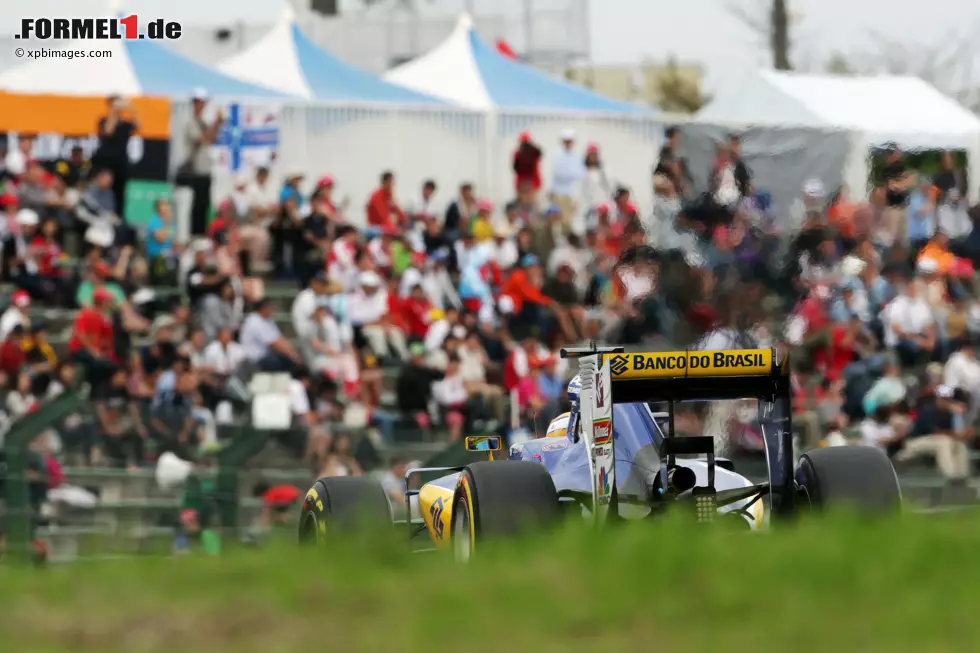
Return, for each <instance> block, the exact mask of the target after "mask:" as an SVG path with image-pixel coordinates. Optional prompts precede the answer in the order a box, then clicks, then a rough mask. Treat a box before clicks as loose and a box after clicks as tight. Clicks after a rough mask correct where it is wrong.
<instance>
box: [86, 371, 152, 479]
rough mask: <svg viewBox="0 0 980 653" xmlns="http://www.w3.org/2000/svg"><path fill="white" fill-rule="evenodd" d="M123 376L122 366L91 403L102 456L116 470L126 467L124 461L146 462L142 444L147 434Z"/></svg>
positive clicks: (137, 465) (125, 377)
mask: <svg viewBox="0 0 980 653" xmlns="http://www.w3.org/2000/svg"><path fill="white" fill-rule="evenodd" d="M127 377H128V372H127V370H126V368H125V367H118V368H116V369H115V370H114V371H113V372H112V375H111V376H110V378H109V382H108V383H106V384H103V385H101V386H100V387H99V388H98V390H97V391H96V393H95V394H94V396H93V398H92V403H93V405H94V406H95V415H96V418H97V419H98V426H99V431H100V434H101V436H102V447H103V449H104V451H105V454H106V457H107V458H109V460H111V461H112V462H113V464H115V465H116V466H118V467H124V466H126V465H127V462H128V463H129V464H130V465H131V466H133V467H139V466H141V465H143V464H144V463H145V462H146V457H145V456H146V454H145V444H146V439H147V437H148V435H149V431H148V430H147V429H146V427H145V426H144V425H143V420H142V417H141V416H140V413H139V407H138V406H137V404H136V402H135V401H133V399H132V397H131V396H130V393H129V389H128V388H127V380H128V379H127ZM127 449H128V450H129V451H127ZM130 454H131V455H130Z"/></svg>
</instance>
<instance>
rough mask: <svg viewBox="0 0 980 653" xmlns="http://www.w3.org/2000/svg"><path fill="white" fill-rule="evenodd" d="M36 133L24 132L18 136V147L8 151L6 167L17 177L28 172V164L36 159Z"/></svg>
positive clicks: (8, 171)
mask: <svg viewBox="0 0 980 653" xmlns="http://www.w3.org/2000/svg"><path fill="white" fill-rule="evenodd" d="M34 141H35V136H34V134H29V133H23V134H20V136H19V137H18V138H17V147H16V148H14V149H13V150H10V151H8V152H7V155H6V156H5V157H4V168H6V170H7V173H8V174H10V175H11V176H13V177H14V178H15V179H16V178H18V177H20V176H21V175H23V174H24V173H25V172H27V165H28V164H29V163H30V162H31V161H32V160H33V159H34V156H33V154H32V152H33V150H34Z"/></svg>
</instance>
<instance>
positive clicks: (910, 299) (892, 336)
mask: <svg viewBox="0 0 980 653" xmlns="http://www.w3.org/2000/svg"><path fill="white" fill-rule="evenodd" d="M921 286H922V284H921V281H919V280H917V279H913V280H912V281H909V282H908V283H907V284H906V285H905V289H904V292H903V293H902V294H901V295H899V296H898V297H896V298H895V299H894V300H892V302H891V303H889V304H888V306H886V307H885V309H884V311H882V314H881V321H882V324H883V326H884V329H885V345H886V346H888V347H894V348H895V349H896V350H897V352H898V355H899V357H900V358H901V360H902V363H903V364H905V365H915V364H917V363H923V362H926V361H928V360H930V359H931V357H932V356H933V354H934V353H935V349H936V344H937V342H936V325H935V320H934V319H933V316H932V310H931V309H930V308H929V304H928V303H927V302H926V301H925V300H924V299H923V298H922V296H921Z"/></svg>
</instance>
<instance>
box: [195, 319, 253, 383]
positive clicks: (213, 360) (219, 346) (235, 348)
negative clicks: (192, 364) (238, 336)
mask: <svg viewBox="0 0 980 653" xmlns="http://www.w3.org/2000/svg"><path fill="white" fill-rule="evenodd" d="M246 360H248V355H247V354H246V353H245V348H244V347H242V345H240V344H239V343H237V342H235V340H234V337H233V334H232V331H231V329H221V330H219V331H218V337H217V339H216V340H215V341H214V342H212V343H211V344H209V345H208V346H207V347H205V348H204V365H205V366H206V367H207V368H209V369H211V370H212V371H213V372H214V373H215V374H217V375H219V376H223V377H229V376H231V375H233V374H235V373H236V372H237V371H238V369H239V367H241V365H242V363H244V362H245V361H246Z"/></svg>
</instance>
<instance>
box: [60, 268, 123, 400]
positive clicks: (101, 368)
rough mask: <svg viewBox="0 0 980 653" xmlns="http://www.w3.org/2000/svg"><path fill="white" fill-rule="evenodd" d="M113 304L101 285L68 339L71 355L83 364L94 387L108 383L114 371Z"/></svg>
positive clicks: (86, 376) (74, 325)
mask: <svg viewBox="0 0 980 653" xmlns="http://www.w3.org/2000/svg"><path fill="white" fill-rule="evenodd" d="M114 303H115V298H114V297H113V295H112V293H111V292H109V290H107V289H106V288H105V287H103V286H98V287H97V288H96V289H95V290H94V291H93V293H92V305H91V306H86V307H84V308H82V309H81V310H80V311H78V315H77V316H76V317H75V323H74V324H73V325H72V330H71V338H69V340H68V352H69V353H70V354H71V357H72V358H73V359H74V360H75V361H76V362H78V363H80V364H81V365H82V367H83V368H84V370H85V378H86V379H87V380H88V381H89V383H91V384H92V385H93V386H97V385H99V384H101V383H103V382H105V381H108V379H109V376H110V375H111V373H112V370H113V369H114V368H115V358H116V354H115V342H114V339H115V334H114V332H113V327H112V307H113V304H114Z"/></svg>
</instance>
